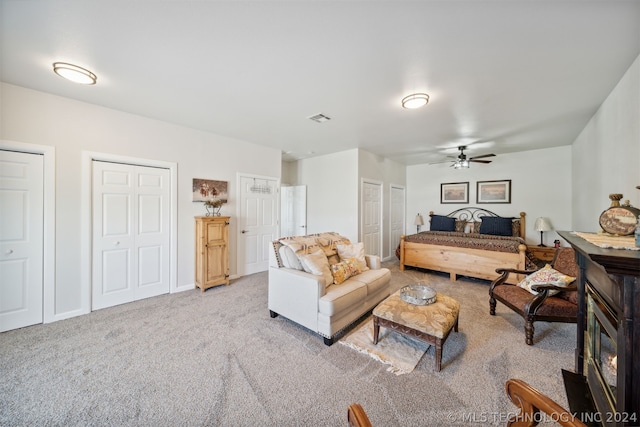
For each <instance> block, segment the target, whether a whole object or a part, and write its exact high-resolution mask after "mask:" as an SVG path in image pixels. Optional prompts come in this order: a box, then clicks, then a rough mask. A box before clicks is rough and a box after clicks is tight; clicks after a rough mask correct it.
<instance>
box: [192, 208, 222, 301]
mask: <svg viewBox="0 0 640 427" xmlns="http://www.w3.org/2000/svg"><path fill="white" fill-rule="evenodd" d="M195 282H196V287H197V288H200V290H201V291H202V292H204V291H205V290H206V289H208V288H211V287H212V286H218V285H228V284H229V217H228V216H197V217H196V281H195Z"/></svg>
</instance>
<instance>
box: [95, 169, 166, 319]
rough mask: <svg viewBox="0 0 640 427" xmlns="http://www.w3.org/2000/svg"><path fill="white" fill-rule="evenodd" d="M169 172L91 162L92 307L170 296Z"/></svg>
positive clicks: (97, 307) (98, 307)
mask: <svg viewBox="0 0 640 427" xmlns="http://www.w3.org/2000/svg"><path fill="white" fill-rule="evenodd" d="M169 181H170V172H169V170H168V169H163V168H155V167H146V166H136V165H127V164H120V163H110V162H102V161H94V162H93V196H92V198H93V255H92V258H93V262H92V264H93V265H92V270H93V271H92V309H94V310H96V309H100V308H105V307H110V306H113V305H117V304H122V303H126V302H131V301H136V300H139V299H143V298H148V297H152V296H156V295H160V294H165V293H168V292H169V250H170V232H169V227H170V183H169Z"/></svg>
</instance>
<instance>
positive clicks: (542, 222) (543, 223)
mask: <svg viewBox="0 0 640 427" xmlns="http://www.w3.org/2000/svg"><path fill="white" fill-rule="evenodd" d="M533 229H534V230H536V231H549V230H551V222H549V220H548V219H547V218H545V217H542V216H541V217H539V218H536V223H535V224H534V226H533Z"/></svg>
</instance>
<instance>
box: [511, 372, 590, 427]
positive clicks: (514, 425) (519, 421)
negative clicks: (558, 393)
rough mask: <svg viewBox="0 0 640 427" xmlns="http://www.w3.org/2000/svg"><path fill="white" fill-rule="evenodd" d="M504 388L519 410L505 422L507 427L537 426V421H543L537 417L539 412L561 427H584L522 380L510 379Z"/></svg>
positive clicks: (580, 422)
mask: <svg viewBox="0 0 640 427" xmlns="http://www.w3.org/2000/svg"><path fill="white" fill-rule="evenodd" d="M505 387H506V389H507V395H508V396H509V398H510V399H511V401H512V402H513V403H514V404H515V405H516V406H517V407H518V408H520V413H519V414H518V415H515V416H512V417H511V418H510V419H509V421H507V426H508V427H533V426H537V425H538V421H539V420H541V419H544V417H540V416H539V415H540V414H539V413H540V412H543V413H544V414H546V415H547V419H548V420H551V421H554V422H556V423H558V424H560V425H561V426H563V427H586V424H584V423H583V422H582V421H580V420H579V419H577V418H575V417H574V416H573V414H571V413H570V412H569V411H567V410H566V409H564V408H563V407H562V406H560V405H558V404H557V403H556V402H555V401H553V400H551V399H550V398H549V397H548V396H546V395H544V394H542V393H541V392H539V391H538V390H536V389H535V388H533V387H531V386H530V385H529V384H527V383H526V382H524V381H522V380H517V379H510V380H508V381H507V383H506V385H505Z"/></svg>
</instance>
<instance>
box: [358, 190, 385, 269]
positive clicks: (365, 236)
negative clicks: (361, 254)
mask: <svg viewBox="0 0 640 427" xmlns="http://www.w3.org/2000/svg"><path fill="white" fill-rule="evenodd" d="M381 209H382V184H379V183H374V182H366V181H363V183H362V241H363V242H364V251H365V253H367V254H370V255H378V256H380V257H382V252H381V251H380V247H381V244H380V240H381V236H382V210H381Z"/></svg>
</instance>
